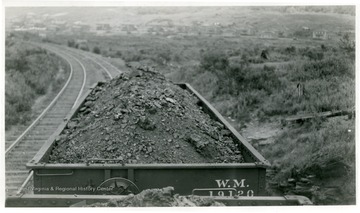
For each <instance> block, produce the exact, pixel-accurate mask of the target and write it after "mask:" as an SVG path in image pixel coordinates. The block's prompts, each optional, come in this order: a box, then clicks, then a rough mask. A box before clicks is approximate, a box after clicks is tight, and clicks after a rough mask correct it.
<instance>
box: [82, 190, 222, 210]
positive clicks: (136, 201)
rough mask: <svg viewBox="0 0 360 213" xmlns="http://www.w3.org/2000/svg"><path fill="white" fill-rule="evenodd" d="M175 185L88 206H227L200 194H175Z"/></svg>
mask: <svg viewBox="0 0 360 213" xmlns="http://www.w3.org/2000/svg"><path fill="white" fill-rule="evenodd" d="M173 191H174V188H173V187H165V188H162V189H147V190H144V191H142V192H140V193H139V194H137V195H128V196H125V197H124V198H121V199H113V200H110V201H109V202H105V203H95V204H91V205H89V206H88V207H172V206H173V207H195V206H225V205H224V204H222V203H220V202H217V201H215V200H214V199H211V198H203V197H200V196H193V195H190V196H179V195H178V194H175V195H174V194H173Z"/></svg>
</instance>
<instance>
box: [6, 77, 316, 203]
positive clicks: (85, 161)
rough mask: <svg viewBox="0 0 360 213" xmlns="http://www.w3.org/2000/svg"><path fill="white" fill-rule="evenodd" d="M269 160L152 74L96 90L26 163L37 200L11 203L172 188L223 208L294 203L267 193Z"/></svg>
mask: <svg viewBox="0 0 360 213" xmlns="http://www.w3.org/2000/svg"><path fill="white" fill-rule="evenodd" d="M269 166H270V164H269V162H268V161H267V160H266V159H264V157H263V156H262V155H261V154H260V153H258V152H257V151H256V150H255V149H254V148H253V147H252V146H251V145H250V144H249V143H248V142H247V141H246V140H245V139H244V138H243V137H242V136H241V135H240V134H239V133H238V132H237V131H236V130H235V129H234V128H233V127H232V126H231V125H230V124H229V123H228V122H227V121H226V119H224V118H223V116H221V114H220V113H219V112H218V111H217V110H216V109H215V108H214V107H213V106H211V105H210V104H209V103H208V102H207V101H206V100H205V99H204V98H203V97H202V96H201V95H200V94H199V93H198V92H197V91H195V90H194V89H193V88H192V87H191V86H190V85H189V84H173V83H171V82H169V81H168V80H166V79H165V78H164V76H162V75H160V74H158V73H156V72H152V71H147V72H145V71H144V72H143V71H136V72H133V73H131V74H122V75H120V76H119V77H117V78H114V79H113V80H111V81H110V82H106V83H98V84H97V85H95V86H93V87H92V88H91V89H90V90H89V91H88V92H87V94H85V95H84V96H83V99H82V100H81V101H80V102H79V103H78V105H77V107H75V108H74V109H73V110H72V111H71V112H70V113H69V115H68V116H67V117H66V118H65V119H64V122H63V123H62V124H61V125H60V126H59V128H58V130H57V131H56V132H55V133H54V134H53V135H52V136H51V137H50V139H49V140H48V141H47V142H46V144H44V146H43V147H42V148H41V149H40V150H39V152H38V153H37V154H36V155H35V157H34V158H33V159H32V160H31V161H30V162H29V163H28V164H27V167H28V168H29V169H30V170H32V171H33V189H34V190H33V194H24V195H21V196H14V197H9V198H8V199H7V205H8V206H70V205H73V204H74V203H78V202H80V201H83V202H86V203H93V202H99V201H104V200H107V199H110V198H114V197H115V198H116V197H118V196H125V195H128V194H137V193H139V192H140V191H143V190H145V189H152V188H164V187H168V186H172V187H173V188H174V193H176V194H179V195H198V196H204V197H213V198H214V199H215V200H218V201H221V202H223V203H225V204H227V205H235V206H236V205H299V204H310V203H311V202H310V201H309V200H308V199H307V198H305V197H302V196H288V197H286V196H285V197H267V196H266V195H267V194H266V190H265V186H266V182H265V181H266V180H265V174H266V169H267V168H268V167H269Z"/></svg>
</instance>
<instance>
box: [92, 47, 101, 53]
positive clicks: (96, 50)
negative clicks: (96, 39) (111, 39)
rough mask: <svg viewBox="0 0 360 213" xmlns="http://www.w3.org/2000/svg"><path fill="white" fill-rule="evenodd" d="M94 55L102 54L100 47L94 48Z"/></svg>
mask: <svg viewBox="0 0 360 213" xmlns="http://www.w3.org/2000/svg"><path fill="white" fill-rule="evenodd" d="M93 53H96V54H100V53H101V50H100V48H99V47H98V46H95V47H94V48H93Z"/></svg>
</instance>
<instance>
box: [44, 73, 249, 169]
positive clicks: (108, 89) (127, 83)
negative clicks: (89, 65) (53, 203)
mask: <svg viewBox="0 0 360 213" xmlns="http://www.w3.org/2000/svg"><path fill="white" fill-rule="evenodd" d="M198 101H199V100H198V99H197V98H196V96H194V95H193V94H190V93H189V92H188V91H186V90H184V89H181V88H180V87H179V86H177V85H175V84H173V83H172V82H170V81H168V80H166V79H165V77H164V76H163V75H161V74H159V73H157V72H155V71H149V70H136V71H134V72H131V73H130V74H122V75H120V76H119V77H117V78H115V79H113V80H111V81H110V82H108V83H105V84H104V85H101V86H98V87H96V88H95V89H94V90H93V91H92V92H91V94H90V95H89V96H88V97H87V98H86V101H85V103H84V104H83V105H82V106H81V107H80V109H79V113H78V114H77V116H75V117H74V118H73V119H71V120H70V121H69V122H68V124H67V128H66V129H65V130H64V131H63V133H62V134H61V135H60V136H59V137H58V138H57V139H56V142H55V147H54V149H53V150H52V154H51V156H50V160H49V161H50V162H51V163H80V162H86V161H87V160H89V159H91V160H93V162H96V161H101V162H104V163H107V162H113V163H134V164H136V163H240V162H243V157H242V156H241V153H240V150H239V149H238V147H237V144H236V143H235V142H234V141H233V139H232V138H231V137H230V134H231V133H230V131H228V130H227V129H226V128H225V127H224V126H223V124H221V123H219V122H217V121H215V120H213V119H211V118H210V116H209V115H208V114H206V113H204V111H202V108H201V107H200V106H199V105H198ZM104 159H105V160H104ZM108 160H112V161H108Z"/></svg>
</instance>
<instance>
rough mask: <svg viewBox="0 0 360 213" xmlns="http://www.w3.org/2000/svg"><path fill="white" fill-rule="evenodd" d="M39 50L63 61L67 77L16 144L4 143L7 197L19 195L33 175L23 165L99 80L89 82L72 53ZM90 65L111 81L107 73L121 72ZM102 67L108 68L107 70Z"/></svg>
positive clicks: (53, 47) (54, 47)
mask: <svg viewBox="0 0 360 213" xmlns="http://www.w3.org/2000/svg"><path fill="white" fill-rule="evenodd" d="M41 46H42V47H43V48H46V49H48V50H50V51H52V52H55V53H56V54H58V55H59V56H60V57H62V58H64V59H65V60H66V61H67V63H68V64H69V65H70V75H69V78H68V80H67V82H66V84H65V85H64V87H63V88H62V90H61V91H60V92H59V94H58V95H57V96H56V97H55V98H54V100H53V101H52V102H51V103H50V104H49V105H48V107H46V108H45V109H44V111H43V112H42V113H41V114H40V115H39V116H38V117H37V118H36V119H35V121H34V122H33V123H32V124H30V126H29V127H28V128H27V129H26V130H25V131H24V132H23V133H22V134H21V135H20V136H19V137H17V139H16V140H12V141H10V140H7V141H6V144H5V148H6V151H5V169H6V175H5V177H6V195H7V196H9V195H11V194H15V193H20V192H21V190H22V188H23V187H24V186H25V185H26V184H27V183H28V181H30V179H31V178H32V173H31V172H30V174H29V170H28V169H27V168H26V163H28V161H29V160H31V159H32V158H33V157H34V155H35V154H36V153H37V152H38V150H39V149H40V148H41V146H42V145H43V144H44V143H45V142H46V141H47V139H48V138H49V137H50V136H51V135H52V134H53V132H54V131H55V130H56V129H57V128H58V126H59V125H60V124H61V123H62V122H63V119H64V118H65V116H66V115H67V114H68V112H69V111H70V110H71V109H72V108H73V107H74V106H75V105H76V103H77V101H78V100H79V98H80V97H81V95H82V94H83V92H84V90H85V89H86V87H90V86H91V84H92V83H93V82H94V81H95V82H97V81H99V80H102V79H94V78H90V79H91V80H92V81H90V80H89V79H88V78H87V72H88V70H87V69H86V68H85V65H84V64H83V63H82V62H81V61H80V60H79V56H75V54H74V53H73V52H70V51H64V50H60V48H59V47H56V46H54V45H52V46H49V45H46V46H45V45H41ZM93 61H94V62H93V63H97V64H98V65H99V66H100V65H102V67H103V69H104V70H107V71H106V72H108V76H109V77H110V78H112V75H111V74H110V72H112V73H113V74H115V73H114V72H116V73H119V72H120V70H118V69H116V67H113V68H112V71H109V70H108V69H109V66H110V65H109V64H107V63H105V62H102V63H99V61H101V59H97V62H95V59H93ZM105 66H108V68H106V67H105ZM114 68H115V69H114ZM92 74H93V73H92ZM92 74H90V76H92ZM9 138H11V137H9Z"/></svg>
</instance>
